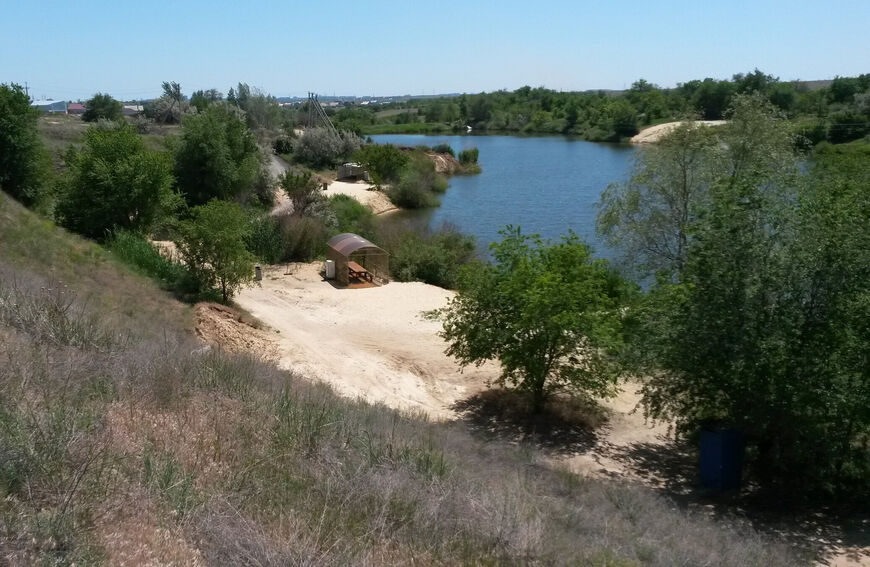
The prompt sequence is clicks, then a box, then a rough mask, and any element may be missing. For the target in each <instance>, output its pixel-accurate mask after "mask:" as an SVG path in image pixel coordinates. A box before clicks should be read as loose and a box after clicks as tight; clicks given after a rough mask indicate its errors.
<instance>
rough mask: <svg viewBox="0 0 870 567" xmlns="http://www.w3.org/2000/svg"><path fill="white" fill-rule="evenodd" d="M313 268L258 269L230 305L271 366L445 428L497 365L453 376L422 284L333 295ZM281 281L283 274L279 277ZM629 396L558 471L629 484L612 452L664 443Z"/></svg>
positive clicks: (440, 296)
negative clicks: (268, 348) (253, 330)
mask: <svg viewBox="0 0 870 567" xmlns="http://www.w3.org/2000/svg"><path fill="white" fill-rule="evenodd" d="M321 266H322V264H320V263H312V264H291V265H290V267H289V270H288V269H287V268H286V267H283V266H272V267H267V268H266V270H265V274H264V277H263V281H262V282H261V283H260V285H257V286H255V287H251V288H247V289H243V290H242V291H241V292H240V293H239V295H238V296H237V297H236V302H237V303H238V304H239V305H240V306H241V307H243V308H244V309H246V310H247V311H249V312H250V313H251V314H252V315H253V316H254V317H256V318H258V319H259V320H261V321H262V322H264V323H265V324H266V325H268V326H269V327H271V328H272V329H273V332H272V334H271V337H272V338H273V339H274V340H276V341H277V343H278V350H279V355H278V356H279V364H280V365H281V366H282V367H284V368H288V369H295V370H298V371H299V372H300V373H301V374H303V375H305V376H308V377H311V378H314V379H319V380H323V381H324V382H327V383H329V384H331V385H332V386H333V387H334V388H335V389H336V390H337V391H338V392H340V393H341V394H343V395H347V396H351V397H362V398H365V399H366V400H369V401H373V402H381V403H384V404H385V405H387V406H390V407H395V408H401V409H414V410H419V411H421V412H423V413H426V414H428V415H429V416H430V417H433V418H435V419H451V418H455V417H456V414H455V413H454V411H453V410H451V409H450V407H451V406H452V405H453V404H454V403H455V402H457V401H459V400H463V399H466V398H467V397H469V396H471V395H473V394H474V393H476V392H478V391H480V390H482V389H483V388H485V387H486V382H487V381H488V380H493V379H495V378H496V377H497V376H498V373H499V370H498V365H497V364H495V363H487V364H485V365H483V366H481V367H480V368H475V367H469V368H466V369H465V371H464V372H461V371H460V368H459V366H458V365H457V364H456V362H455V361H454V360H453V359H451V358H450V357H448V356H447V355H446V354H444V349H445V347H446V344H445V343H444V341H443V340H442V339H441V338H440V337H438V331H439V330H440V329H441V323H440V322H438V321H432V320H428V319H425V318H424V317H423V312H424V311H428V310H431V309H436V308H439V307H443V306H445V305H446V304H447V302H448V300H449V299H450V298H451V297H452V296H453V292H451V291H447V290H444V289H441V288H438V287H435V286H431V285H427V284H424V283H401V282H391V283H389V284H387V285H384V286H381V287H375V288H368V289H337V288H335V287H333V286H332V285H331V284H330V283H329V282H326V281H323V279H322V277H321V275H320V269H321ZM288 271H289V272H290V273H289V274H287V273H286V272H288ZM638 400H639V394H638V392H637V388H636V387H635V386H634V385H631V384H628V385H626V386H625V387H624V389H623V392H622V393H621V394H620V395H619V396H617V397H616V398H615V399H613V400H610V401H608V402H606V404H605V405H606V406H607V407H608V408H609V409H610V410H611V417H610V421H609V423H607V424H606V425H605V426H603V428H602V429H601V430H600V431H599V434H600V435H601V436H602V442H601V443H599V444H598V445H597V446H596V447H593V448H591V449H590V450H589V451H587V452H585V453H582V454H577V455H572V456H567V457H554V461H556V462H560V463H561V464H563V465H565V466H566V467H567V468H569V469H571V470H573V471H575V472H579V473H584V474H591V475H595V476H620V477H626V476H627V477H631V476H633V475H631V474H629V473H628V472H627V471H626V470H625V467H624V464H623V463H621V462H619V461H618V460H617V459H616V458H614V455H615V453H618V452H619V450H620V449H623V448H625V447H626V446H628V445H631V444H633V443H651V444H658V443H665V442H666V438H665V433H666V430H665V427H664V426H661V425H659V426H651V425H649V424H646V423H645V422H644V419H643V414H642V413H641V412H640V411H637V412H635V411H634V410H635V407H636V405H637V402H638Z"/></svg>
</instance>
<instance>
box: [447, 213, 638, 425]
mask: <svg viewBox="0 0 870 567" xmlns="http://www.w3.org/2000/svg"><path fill="white" fill-rule="evenodd" d="M501 234H502V236H503V240H502V241H501V242H497V243H493V244H492V245H491V247H490V249H491V250H492V255H493V258H494V260H495V263H494V264H475V265H472V266H470V267H469V268H467V269H465V270H464V271H463V273H462V276H461V278H460V285H459V293H458V294H457V295H456V296H455V298H454V299H453V300H451V302H450V304H449V305H448V306H447V307H446V308H445V309H444V310H443V312H442V315H443V316H444V329H443V331H442V333H441V336H442V337H443V338H444V339H445V340H447V341H448V342H449V343H450V344H449V347H448V349H447V353H448V354H450V355H452V356H454V357H456V358H457V359H458V360H459V362H460V363H461V364H463V365H467V364H472V363H474V364H477V365H479V364H482V363H483V362H485V361H487V360H498V361H499V362H500V363H501V367H502V373H501V375H500V377H499V379H498V383H500V384H508V385H511V386H513V387H515V388H517V389H519V390H521V391H524V392H526V393H527V394H528V395H529V396H530V397H531V399H532V405H533V408H534V409H535V410H536V411H540V410H541V409H542V407H543V403H544V400H545V398H546V396H547V395H548V394H550V393H552V392H554V391H556V390H560V389H563V390H567V391H570V392H573V393H577V394H580V395H582V396H607V395H611V394H612V393H613V392H614V386H615V384H616V377H617V369H616V366H615V364H614V363H613V361H612V360H611V356H610V354H609V351H611V350H612V349H614V348H616V347H618V346H619V344H620V342H621V339H620V333H621V323H620V317H619V308H620V306H621V302H622V299H623V297H624V296H625V294H626V290H627V288H626V286H625V284H624V283H623V282H622V281H621V280H620V278H619V277H618V276H617V275H616V274H615V272H613V271H612V270H611V269H610V268H609V267H608V266H607V263H606V262H605V261H604V260H595V259H593V258H592V255H591V253H590V251H589V247H588V246H586V245H585V244H583V243H582V242H580V241H579V240H578V238H577V237H576V236H575V235H574V234H570V235H569V236H566V237H563V238H562V240H561V241H560V242H558V243H555V244H552V243H549V242H544V241H542V240H541V239H539V238H537V237H534V236H526V235H523V234H522V233H521V232H520V230H519V228H513V227H510V226H509V227H507V228H506V229H505V230H503V231H502V232H501Z"/></svg>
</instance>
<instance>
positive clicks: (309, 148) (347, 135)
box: [294, 128, 362, 168]
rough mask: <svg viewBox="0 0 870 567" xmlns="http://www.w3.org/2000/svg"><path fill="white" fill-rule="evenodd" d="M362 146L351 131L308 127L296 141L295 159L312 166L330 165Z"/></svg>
mask: <svg viewBox="0 0 870 567" xmlns="http://www.w3.org/2000/svg"><path fill="white" fill-rule="evenodd" d="M361 146H362V139H361V138H360V137H359V136H357V135H356V134H354V133H353V132H347V131H344V132H338V133H334V132H332V131H331V130H329V129H327V128H309V129H308V130H305V133H304V134H302V137H301V138H299V139H298V140H297V142H296V148H295V152H294V155H295V157H296V159H297V160H298V161H299V162H301V163H304V164H306V165H309V166H311V167H314V168H323V167H332V166H334V165H335V164H336V163H338V161H339V160H342V159H347V158H349V157H350V156H351V155H353V153H354V152H355V151H357V150H358V149H359V148H360V147H361Z"/></svg>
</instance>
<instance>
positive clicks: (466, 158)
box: [459, 148, 480, 165]
mask: <svg viewBox="0 0 870 567" xmlns="http://www.w3.org/2000/svg"><path fill="white" fill-rule="evenodd" d="M479 156H480V150H478V149H477V148H470V149H467V150H462V151H461V152H459V163H461V164H462V165H471V164H475V163H477V158H478V157H479Z"/></svg>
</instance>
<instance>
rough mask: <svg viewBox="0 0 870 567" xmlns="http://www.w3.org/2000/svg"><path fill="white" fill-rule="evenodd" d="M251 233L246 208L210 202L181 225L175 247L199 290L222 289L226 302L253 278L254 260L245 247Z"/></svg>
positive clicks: (192, 211)
mask: <svg viewBox="0 0 870 567" xmlns="http://www.w3.org/2000/svg"><path fill="white" fill-rule="evenodd" d="M249 231H250V225H249V223H248V218H247V215H246V214H245V211H244V209H242V208H241V207H239V206H238V205H236V204H233V203H226V202H223V201H211V202H209V203H207V204H205V205H201V206H199V207H195V208H193V209H192V210H191V218H190V220H185V221H183V222H181V223H180V225H179V228H178V237H177V238H176V240H175V244H176V246H177V247H178V252H179V254H180V255H181V259H182V260H183V261H184V263H185V264H186V265H187V268H188V270H189V271H190V273H191V274H192V275H193V278H194V280H195V281H196V283H197V284H198V286H199V290H205V289H209V288H212V287H215V286H217V287H219V288H220V292H221V297H222V298H223V301H224V303H226V302H227V300H228V299H229V298H230V297H232V295H233V294H234V293H235V292H236V290H238V289H239V288H240V287H241V286H242V285H244V284H245V283H247V282H248V281H250V280H251V279H253V276H254V265H253V262H254V257H253V256H252V255H251V253H250V252H248V250H247V249H246V248H245V239H246V237H247V236H248V234H249Z"/></svg>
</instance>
